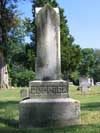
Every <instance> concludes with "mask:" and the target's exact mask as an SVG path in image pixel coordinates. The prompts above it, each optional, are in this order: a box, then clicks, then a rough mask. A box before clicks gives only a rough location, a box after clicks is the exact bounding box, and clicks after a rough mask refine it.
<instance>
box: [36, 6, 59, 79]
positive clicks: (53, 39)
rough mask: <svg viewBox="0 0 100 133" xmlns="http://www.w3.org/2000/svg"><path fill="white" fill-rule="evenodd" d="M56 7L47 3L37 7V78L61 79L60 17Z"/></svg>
mask: <svg viewBox="0 0 100 133" xmlns="http://www.w3.org/2000/svg"><path fill="white" fill-rule="evenodd" d="M57 9H58V8H56V9H53V8H52V7H51V6H50V5H46V6H45V7H43V8H42V9H40V8H39V9H37V12H36V13H37V14H36V25H37V52H36V53H37V57H36V66H35V69H36V70H35V71H36V79H37V80H56V79H61V60H60V57H61V56H60V17H59V13H58V11H59V10H57Z"/></svg>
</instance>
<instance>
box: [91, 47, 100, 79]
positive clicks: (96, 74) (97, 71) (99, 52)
mask: <svg viewBox="0 0 100 133" xmlns="http://www.w3.org/2000/svg"><path fill="white" fill-rule="evenodd" d="M94 56H95V64H94V67H93V73H92V76H93V78H94V80H95V82H100V49H96V50H94Z"/></svg>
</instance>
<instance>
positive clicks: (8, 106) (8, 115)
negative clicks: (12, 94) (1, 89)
mask: <svg viewBox="0 0 100 133" xmlns="http://www.w3.org/2000/svg"><path fill="white" fill-rule="evenodd" d="M18 104H19V102H18V101H5V102H4V101H3V102H0V123H1V124H4V125H7V127H9V128H18V121H17V120H15V119H14V113H15V112H16V111H18ZM2 110H3V112H2ZM0 133H1V132H0Z"/></svg>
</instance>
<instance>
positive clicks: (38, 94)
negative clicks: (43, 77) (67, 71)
mask: <svg viewBox="0 0 100 133" xmlns="http://www.w3.org/2000/svg"><path fill="white" fill-rule="evenodd" d="M29 88H30V89H29V97H30V98H66V97H68V90H67V82H66V81H64V80H48V81H40V80H38V81H37V80H36V81H31V82H29Z"/></svg>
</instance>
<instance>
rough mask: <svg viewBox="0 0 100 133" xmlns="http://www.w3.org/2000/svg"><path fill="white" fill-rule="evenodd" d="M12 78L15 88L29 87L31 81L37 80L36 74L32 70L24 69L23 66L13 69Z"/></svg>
mask: <svg viewBox="0 0 100 133" xmlns="http://www.w3.org/2000/svg"><path fill="white" fill-rule="evenodd" d="M10 77H11V84H12V85H13V86H28V85H29V81H32V80H34V79H35V73H34V72H33V71H32V70H28V69H25V68H23V66H19V67H18V66H17V67H14V68H12V70H11V72H10Z"/></svg>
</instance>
